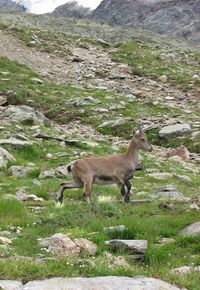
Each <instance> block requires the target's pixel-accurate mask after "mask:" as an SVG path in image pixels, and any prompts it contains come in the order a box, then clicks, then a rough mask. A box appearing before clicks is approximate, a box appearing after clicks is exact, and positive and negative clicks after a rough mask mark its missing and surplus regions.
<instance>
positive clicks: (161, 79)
mask: <svg viewBox="0 0 200 290" xmlns="http://www.w3.org/2000/svg"><path fill="white" fill-rule="evenodd" d="M159 80H160V81H161V82H162V83H167V81H168V77H167V76H166V75H162V76H160V78H159Z"/></svg>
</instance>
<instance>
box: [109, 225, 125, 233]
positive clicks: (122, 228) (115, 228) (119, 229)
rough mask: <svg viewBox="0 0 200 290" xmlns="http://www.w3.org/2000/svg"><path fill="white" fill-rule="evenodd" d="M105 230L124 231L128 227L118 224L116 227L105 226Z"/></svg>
mask: <svg viewBox="0 0 200 290" xmlns="http://www.w3.org/2000/svg"><path fill="white" fill-rule="evenodd" d="M103 230H104V232H109V233H110V232H115V231H117V232H123V231H125V230H126V227H125V226H123V225H121V226H116V227H108V228H103Z"/></svg>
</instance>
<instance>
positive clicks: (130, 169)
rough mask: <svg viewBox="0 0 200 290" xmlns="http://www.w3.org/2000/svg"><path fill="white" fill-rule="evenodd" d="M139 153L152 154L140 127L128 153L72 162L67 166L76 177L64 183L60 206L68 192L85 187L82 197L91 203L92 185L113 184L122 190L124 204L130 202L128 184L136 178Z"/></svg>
mask: <svg viewBox="0 0 200 290" xmlns="http://www.w3.org/2000/svg"><path fill="white" fill-rule="evenodd" d="M140 149H141V150H145V151H152V146H151V145H150V144H149V142H148V139H147V136H146V134H145V133H144V131H143V130H142V128H141V126H138V130H137V131H136V132H133V137H132V139H131V141H130V144H129V146H128V149H127V151H126V152H125V153H121V154H116V155H111V156H105V157H91V158H83V159H79V160H77V161H73V162H72V163H70V164H69V165H68V166H67V171H68V173H72V175H73V182H69V183H61V185H60V189H59V193H58V199H57V200H58V202H60V203H62V202H63V192H64V190H65V189H69V188H80V187H84V193H83V197H84V200H85V201H86V202H88V203H89V202H90V201H91V199H90V193H91V191H92V186H93V184H114V183H115V184H117V185H118V186H119V188H120V191H121V194H122V196H123V197H124V202H128V201H129V199H130V191H131V183H130V181H129V180H130V179H131V178H133V173H134V171H135V170H136V168H137V166H138V156H139V150H140Z"/></svg>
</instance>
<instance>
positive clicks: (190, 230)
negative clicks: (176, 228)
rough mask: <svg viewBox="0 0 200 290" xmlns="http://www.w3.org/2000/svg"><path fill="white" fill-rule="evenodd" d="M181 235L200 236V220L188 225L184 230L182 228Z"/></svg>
mask: <svg viewBox="0 0 200 290" xmlns="http://www.w3.org/2000/svg"><path fill="white" fill-rule="evenodd" d="M181 235H182V236H184V237H188V236H200V221H199V222H196V223H194V224H192V225H189V226H187V227H186V228H185V229H184V230H182V232H181Z"/></svg>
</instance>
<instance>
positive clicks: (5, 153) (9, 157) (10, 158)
mask: <svg viewBox="0 0 200 290" xmlns="http://www.w3.org/2000/svg"><path fill="white" fill-rule="evenodd" d="M0 157H3V158H4V159H5V160H7V161H10V162H15V161H16V159H15V157H14V156H12V155H11V154H10V153H9V152H8V151H7V150H6V149H4V148H2V147H0Z"/></svg>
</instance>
